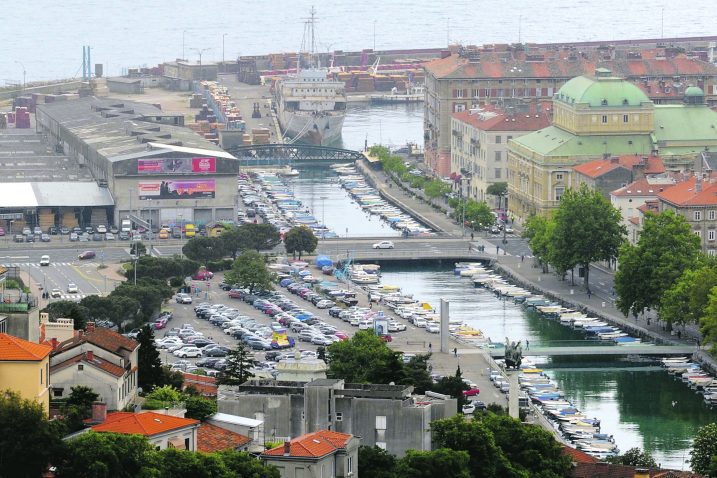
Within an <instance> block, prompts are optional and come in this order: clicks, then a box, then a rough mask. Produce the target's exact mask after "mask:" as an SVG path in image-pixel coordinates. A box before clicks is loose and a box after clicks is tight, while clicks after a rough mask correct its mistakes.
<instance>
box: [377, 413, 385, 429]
mask: <svg viewBox="0 0 717 478" xmlns="http://www.w3.org/2000/svg"><path fill="white" fill-rule="evenodd" d="M385 429H386V416H382V415H378V416H376V430H385Z"/></svg>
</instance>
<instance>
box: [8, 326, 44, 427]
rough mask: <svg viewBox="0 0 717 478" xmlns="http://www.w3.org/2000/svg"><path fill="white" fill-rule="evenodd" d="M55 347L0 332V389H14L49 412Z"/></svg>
mask: <svg viewBox="0 0 717 478" xmlns="http://www.w3.org/2000/svg"><path fill="white" fill-rule="evenodd" d="M51 351H52V347H50V346H48V345H43V344H36V343H33V342H28V341H27V340H23V339H19V338H17V337H13V336H12V335H8V334H4V333H0V390H12V391H15V392H17V393H19V394H20V396H21V397H22V398H24V399H27V400H34V401H36V402H38V403H39V404H40V405H42V408H43V410H45V414H47V413H49V410H50V393H49V387H50V352H51Z"/></svg>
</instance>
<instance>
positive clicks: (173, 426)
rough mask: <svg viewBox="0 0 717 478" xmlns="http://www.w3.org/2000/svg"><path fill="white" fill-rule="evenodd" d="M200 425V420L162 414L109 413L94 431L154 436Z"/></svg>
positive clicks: (94, 427) (93, 428)
mask: <svg viewBox="0 0 717 478" xmlns="http://www.w3.org/2000/svg"><path fill="white" fill-rule="evenodd" d="M198 424H199V420H192V419H191V418H180V417H174V416H172V415H165V414H162V413H155V412H144V413H130V412H114V413H109V414H108V415H107V419H106V420H105V421H104V422H103V423H100V424H99V425H95V426H93V427H92V430H94V431H96V432H111V433H125V434H128V435H144V436H153V435H158V434H160V433H165V432H169V431H172V430H177V429H179V428H184V427H188V426H192V425H198Z"/></svg>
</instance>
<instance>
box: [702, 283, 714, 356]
mask: <svg viewBox="0 0 717 478" xmlns="http://www.w3.org/2000/svg"><path fill="white" fill-rule="evenodd" d="M700 333H701V334H702V343H703V344H704V345H708V344H711V345H712V354H713V355H714V354H717V287H713V288H712V289H711V290H710V294H709V296H708V297H707V307H706V308H705V312H704V315H703V316H702V318H700Z"/></svg>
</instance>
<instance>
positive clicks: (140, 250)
mask: <svg viewBox="0 0 717 478" xmlns="http://www.w3.org/2000/svg"><path fill="white" fill-rule="evenodd" d="M129 253H130V254H132V255H133V256H136V257H140V256H144V255H145V254H147V246H145V245H144V244H142V243H141V242H133V243H132V245H131V246H130V248H129Z"/></svg>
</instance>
